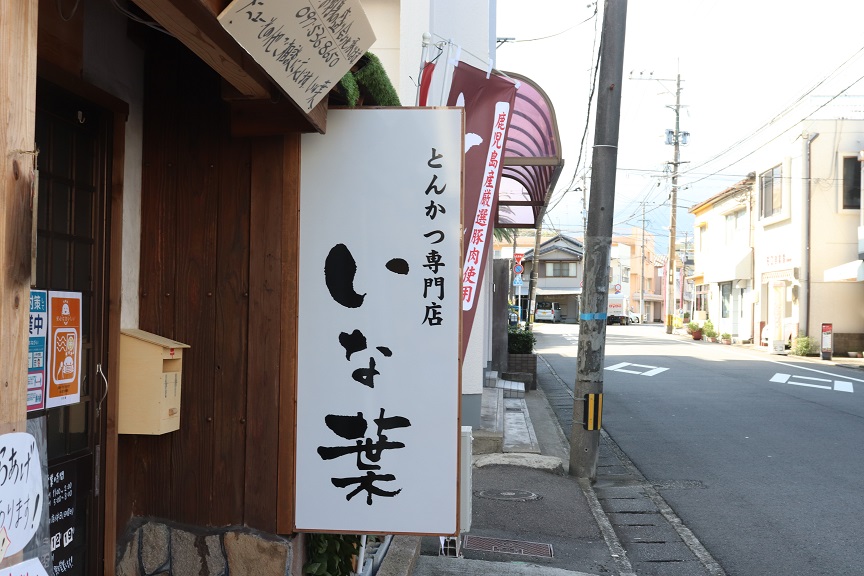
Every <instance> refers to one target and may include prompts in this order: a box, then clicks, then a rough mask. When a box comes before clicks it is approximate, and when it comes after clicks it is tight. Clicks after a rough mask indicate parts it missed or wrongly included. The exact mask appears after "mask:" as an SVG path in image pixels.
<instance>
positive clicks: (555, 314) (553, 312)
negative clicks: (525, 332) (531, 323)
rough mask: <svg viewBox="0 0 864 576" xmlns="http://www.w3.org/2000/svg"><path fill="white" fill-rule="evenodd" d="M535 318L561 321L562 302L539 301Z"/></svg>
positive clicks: (536, 319) (540, 320)
mask: <svg viewBox="0 0 864 576" xmlns="http://www.w3.org/2000/svg"><path fill="white" fill-rule="evenodd" d="M534 320H535V321H537V322H544V321H545V322H553V323H554V322H560V321H561V304H560V303H559V302H537V311H536V312H534Z"/></svg>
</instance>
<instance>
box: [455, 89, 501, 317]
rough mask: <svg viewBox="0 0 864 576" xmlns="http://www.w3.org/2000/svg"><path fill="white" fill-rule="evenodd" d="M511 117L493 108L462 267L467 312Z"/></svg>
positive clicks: (486, 233) (489, 218) (463, 292)
mask: <svg viewBox="0 0 864 576" xmlns="http://www.w3.org/2000/svg"><path fill="white" fill-rule="evenodd" d="M509 115H510V103H509V102H498V103H497V104H496V105H495V124H494V125H493V126H492V137H491V138H490V140H489V151H488V153H487V155H486V177H485V178H484V180H483V190H482V192H481V194H480V198H479V200H478V201H477V217H476V218H475V219H474V227H473V228H472V230H471V236H469V238H468V251H467V255H466V257H465V263H464V264H463V267H462V309H463V310H470V309H471V307H472V306H473V305H474V298H475V297H476V295H477V290H478V287H477V277H478V275H479V266H480V263H481V261H482V258H481V254H483V252H484V250H486V237H487V236H488V234H489V222H490V220H492V219H493V218H494V214H492V204H493V200H494V198H493V196H494V194H495V188H496V186H497V183H498V175H499V174H500V173H501V165H502V164H503V161H504V150H503V148H504V133H505V131H506V130H507V121H508V120H507V119H508V117H509Z"/></svg>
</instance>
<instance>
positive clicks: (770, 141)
mask: <svg viewBox="0 0 864 576" xmlns="http://www.w3.org/2000/svg"><path fill="white" fill-rule="evenodd" d="M861 80H864V75H862V76H859V77H858V79H857V80H855V81H854V82H852V83H851V84H849V86H847V87H846V88H844V89H843V90H841V91H840V92H838V93H837V94H835V95H834V96H832V97H831V98H829V99H828V100H826V101H825V103H824V104H822V105H821V106H819V107H818V108H816V109H815V110H813V111H812V112H810V113H809V114H807V115H806V116H804V117H803V118H801V119H800V120H799V121H798V122H795V123H794V124H792V126H789V128H787V129H786V130H783V131H782V132H780V133H779V134H777V135H776V136H774V137H773V138H771V139H770V140H768V141H767V142H765V143H763V144H762V145H760V146H759V147H757V148H756V149H754V150H752V151H750V152H748V153H747V154H745V155H744V156H742V157H741V158H739V159H738V160H735V161H734V162H732V163H730V164H727V165H726V166H724V167H723V168H721V169H720V170H717V171H716V172H714V173H713V174H708V175H707V176H703V177H702V178H699V179H697V180H693V181H691V182H689V183H688V184H689V185H691V186H692V185H693V184H696V183H697V182H701V181H703V180H706V179H708V178H711V177H712V176H715V175H717V174H718V173H720V172H722V171H723V170H725V169H726V168H731V167H732V166H734V165H735V164H737V163H738V162H741V161H742V160H745V159H747V158H749V157H750V156H752V155H753V154H755V153H756V152H758V151H759V150H761V149H762V148H764V147H765V146H767V145H768V144H771V143H772V142H774V141H775V140H777V139H778V138H780V137H781V136H783V135H785V134H786V133H787V132H789V131H790V130H792V129H793V128H794V127H795V126H797V125H798V124H800V123H801V122H804V121H805V120H807V119H808V118H809V117H810V116H812V115H813V114H815V113H816V112H818V111H819V110H821V109H822V108H824V107H826V106H827V105H828V104H830V103H831V102H833V101H834V100H836V99H837V98H839V97H840V96H842V95H843V94H844V93H846V92H847V91H848V90H849V89H851V88H852V87H853V86H855V85H856V84H857V83H858V82H860V81H861Z"/></svg>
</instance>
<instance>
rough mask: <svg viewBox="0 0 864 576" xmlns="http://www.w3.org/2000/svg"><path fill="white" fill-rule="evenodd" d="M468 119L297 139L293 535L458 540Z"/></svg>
mask: <svg viewBox="0 0 864 576" xmlns="http://www.w3.org/2000/svg"><path fill="white" fill-rule="evenodd" d="M462 114H463V112H462V110H460V109H434V110H433V109H379V110H375V109H361V110H332V111H331V112H330V114H329V116H328V119H327V134H326V135H319V134H309V135H304V136H303V139H302V150H303V156H302V166H301V175H300V181H301V182H302V191H301V201H300V262H299V267H298V270H299V275H300V282H299V286H300V306H299V310H298V315H299V338H298V340H299V345H298V390H297V420H296V422H297V441H296V470H297V472H296V479H295V490H296V498H295V501H296V502H295V511H296V514H295V525H296V530H297V531H315V530H333V531H339V532H347V533H360V532H372V533H391V534H392V533H415V534H453V533H455V532H456V529H457V526H456V516H457V507H458V502H457V478H458V465H457V463H458V443H459V401H460V387H459V336H460V332H459V328H460V319H461V307H460V305H459V301H460V286H461V282H460V277H461V274H460V271H461V259H460V255H461V242H460V237H461V222H462V214H461V191H462V162H463V157H464V155H463V153H462V134H463V117H462Z"/></svg>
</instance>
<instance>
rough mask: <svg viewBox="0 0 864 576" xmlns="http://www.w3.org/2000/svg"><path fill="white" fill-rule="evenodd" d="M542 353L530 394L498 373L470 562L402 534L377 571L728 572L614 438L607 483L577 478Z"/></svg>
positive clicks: (603, 446) (506, 574) (567, 395)
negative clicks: (570, 469) (571, 472)
mask: <svg viewBox="0 0 864 576" xmlns="http://www.w3.org/2000/svg"><path fill="white" fill-rule="evenodd" d="M672 337H676V335H672ZM718 346H720V344H718ZM538 354H539V357H538V363H537V380H538V388H537V390H531V391H528V392H525V393H524V394H523V396H524V397H523V398H520V397H519V396H520V394H519V393H518V392H514V391H513V390H512V389H511V388H512V384H514V383H507V382H506V381H501V380H500V379H497V378H494V379H492V380H491V381H490V382H489V384H491V385H492V386H496V385H497V386H501V387H502V388H492V387H489V388H484V393H483V425H482V428H483V429H481V430H477V431H475V433H474V436H475V440H474V451H475V454H474V467H473V468H472V470H473V481H472V484H473V485H472V492H473V494H472V506H473V513H472V523H471V528H470V531H468V532H467V533H465V534H462V535H461V538H459V544H460V546H461V550H460V554H461V556H460V557H448V556H446V555H440V554H439V552H440V541H439V539H438V538H435V537H423V538H420V537H412V536H397V537H395V538H394V539H393V543H392V544H391V548H390V550H389V551H388V553H387V555H386V556H385V558H384V561H383V563H382V565H381V568H380V569H379V571H378V575H379V576H451V575H471V576H486V575H488V576H634V575H635V574H639V575H640V576H642V575H645V576H652V575H657V576H661V575H662V576H725V572H724V571H723V569H722V568H721V567H720V566H719V564H717V563H716V562H715V561H714V559H713V558H712V557H711V556H710V554H709V553H708V552H707V551H706V550H705V549H704V548H703V547H702V545H701V543H700V542H699V541H698V540H697V539H696V538H695V536H694V535H693V534H692V533H691V532H690V530H689V529H688V528H687V527H686V526H684V525H683V523H682V522H681V520H680V519H679V518H678V517H677V516H676V515H675V513H674V511H673V510H672V509H671V508H670V507H669V506H668V505H667V504H666V502H665V501H664V500H663V498H662V496H661V495H660V492H659V489H663V487H658V486H653V485H651V484H650V483H649V482H647V481H646V479H645V478H644V476H642V474H641V473H640V472H639V470H638V469H637V468H636V467H635V466H634V465H633V463H632V462H631V461H630V460H629V458H628V457H627V456H626V454H624V453H623V452H622V451H621V450H620V448H618V446H617V444H615V442H614V441H613V440H612V438H610V437H609V436H608V435H607V434H606V433H605V431H601V439H600V447H599V454H598V467H597V479H596V483H595V484H594V485H593V486H592V485H591V484H590V483H589V482H588V481H585V480H577V479H575V478H573V477H571V476H569V475H567V473H566V472H567V468H568V467H569V441H568V438H567V434H569V431H570V427H571V426H572V413H573V396H572V393H571V392H570V387H569V386H568V385H567V384H566V383H565V382H563V381H562V380H561V378H559V377H558V375H557V374H556V373H555V372H554V371H553V370H552V368H551V366H550V365H549V364H548V363H547V362H546V361H545V360H544V359H543V356H542V354H543V350H542V348H541V349H538ZM862 366H864V362H862ZM505 387H506V388H508V390H507V391H506V392H505V390H503V388H505ZM505 396H507V397H505ZM559 421H560V422H561V423H562V424H559ZM496 423H497V424H496ZM577 425H579V424H577ZM562 426H563V430H562ZM565 430H566V434H565ZM478 451H479V452H492V453H486V454H479V453H478ZM451 556H452V554H451Z"/></svg>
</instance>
